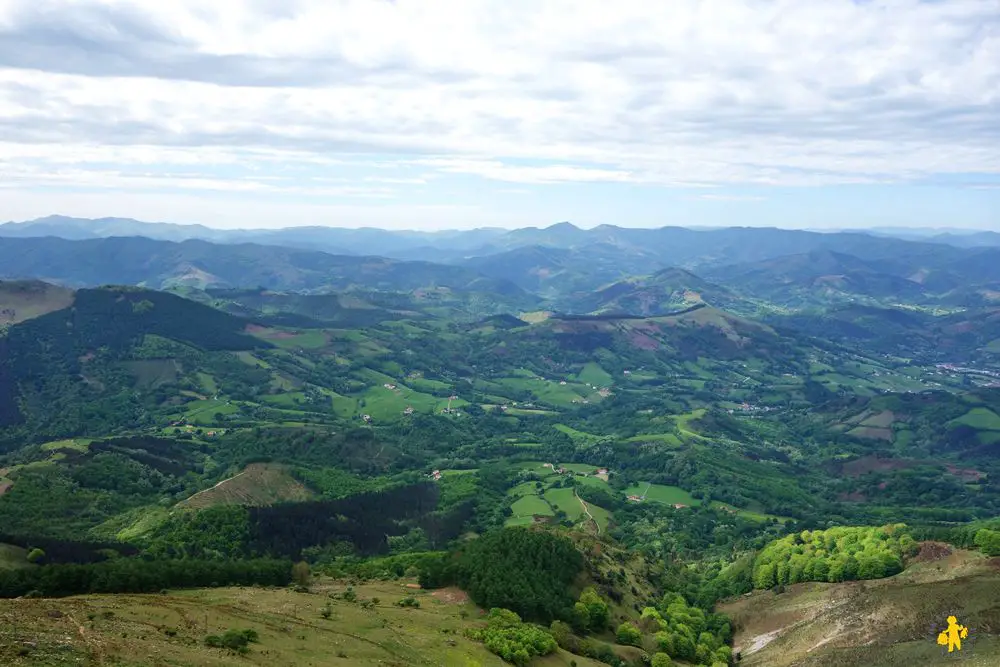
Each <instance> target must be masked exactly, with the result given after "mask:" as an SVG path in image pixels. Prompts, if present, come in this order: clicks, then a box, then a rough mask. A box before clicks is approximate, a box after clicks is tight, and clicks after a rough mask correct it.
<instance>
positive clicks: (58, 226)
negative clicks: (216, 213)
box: [0, 215, 227, 241]
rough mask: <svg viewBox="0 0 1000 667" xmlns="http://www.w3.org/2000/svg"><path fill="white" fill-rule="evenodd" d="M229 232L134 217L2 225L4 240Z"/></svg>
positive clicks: (169, 237) (212, 236)
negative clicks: (5, 238)
mask: <svg viewBox="0 0 1000 667" xmlns="http://www.w3.org/2000/svg"><path fill="white" fill-rule="evenodd" d="M226 235H227V232H226V231H224V230H219V229H212V228H211V227H205V226H203V225H178V224H173V223H169V222H142V221H140V220H133V219H131V218H97V219H90V218H72V217H68V216H65V215H49V216H46V217H44V218H37V219H35V220H26V221H24V222H7V223H3V224H0V237H18V238H26V237H39V236H56V237H59V238H63V239H71V240H80V239H97V238H105V237H109V236H144V237H147V238H151V239H160V240H164V241H184V240H186V239H205V240H222V239H224V238H225V237H226Z"/></svg>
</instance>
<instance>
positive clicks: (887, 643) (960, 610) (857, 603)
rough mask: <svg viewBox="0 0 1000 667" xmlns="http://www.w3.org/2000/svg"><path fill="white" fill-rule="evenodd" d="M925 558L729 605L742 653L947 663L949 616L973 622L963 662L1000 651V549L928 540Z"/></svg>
mask: <svg viewBox="0 0 1000 667" xmlns="http://www.w3.org/2000/svg"><path fill="white" fill-rule="evenodd" d="M917 560H918V561H920V562H917V563H915V564H913V565H911V566H910V567H908V568H907V569H906V570H905V571H903V572H902V573H900V574H898V575H896V576H894V577H889V578H887V579H878V580H872V581H864V582H860V581H857V582H847V583H840V584H819V583H809V584H796V585H794V586H790V587H788V588H787V589H786V591H785V592H784V593H780V594H778V593H774V592H771V591H765V592H757V593H754V594H752V595H750V596H748V597H744V598H740V599H738V600H736V601H733V602H729V603H727V604H723V605H721V606H720V610H721V611H722V612H723V613H726V614H728V615H729V616H730V617H731V618H732V620H733V626H734V629H735V635H734V649H733V650H734V655H735V654H736V653H737V652H738V653H740V654H741V656H742V661H741V662H740V664H741V665H746V666H747V667H755V666H761V667H763V666H765V665H766V666H767V667H785V666H791V665H797V666H801V667H834V666H837V667H851V666H857V667H867V666H868V665H881V666H884V667H892V666H894V665H898V666H900V667H903V666H908V665H945V664H951V663H952V662H954V660H955V659H956V657H955V656H953V655H952V656H950V655H948V654H947V652H943V651H942V648H941V647H940V646H938V645H937V642H936V639H937V635H938V632H939V631H940V630H941V629H943V628H942V625H943V624H945V621H946V619H947V617H948V616H949V615H951V614H955V615H957V616H958V617H959V618H958V620H959V622H960V623H962V624H963V625H966V626H968V627H969V628H970V636H969V637H968V639H967V640H963V642H962V644H963V650H962V654H961V658H962V661H961V662H962V664H964V665H982V666H984V667H985V666H987V665H995V664H996V658H997V655H1000V639H998V638H997V636H996V635H997V632H998V630H1000V565H998V563H997V561H996V559H988V558H987V557H985V556H983V555H981V554H978V553H971V552H967V551H961V550H956V551H952V549H951V548H950V547H948V546H946V545H943V544H938V543H929V542H928V543H924V544H923V547H922V551H921V555H920V556H918V557H917Z"/></svg>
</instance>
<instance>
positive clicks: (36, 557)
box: [28, 547, 45, 563]
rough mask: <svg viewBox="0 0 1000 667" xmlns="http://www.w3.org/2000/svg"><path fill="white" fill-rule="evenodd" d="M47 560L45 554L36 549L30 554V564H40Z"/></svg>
mask: <svg viewBox="0 0 1000 667" xmlns="http://www.w3.org/2000/svg"><path fill="white" fill-rule="evenodd" d="M44 559H45V552H44V551H42V550H41V549H39V548H38V547H35V548H34V549H32V550H31V551H29V552H28V562H29V563H40V562H42V561H43V560H44Z"/></svg>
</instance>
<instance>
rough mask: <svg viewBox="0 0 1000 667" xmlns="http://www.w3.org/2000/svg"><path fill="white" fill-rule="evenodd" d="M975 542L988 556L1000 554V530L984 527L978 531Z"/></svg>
mask: <svg viewBox="0 0 1000 667" xmlns="http://www.w3.org/2000/svg"><path fill="white" fill-rule="evenodd" d="M975 544H976V546H977V547H979V549H980V550H981V551H982V552H983V553H984V554H986V555H987V556H1000V530H989V529H988V528H983V529H981V530H979V531H977V532H976V537H975Z"/></svg>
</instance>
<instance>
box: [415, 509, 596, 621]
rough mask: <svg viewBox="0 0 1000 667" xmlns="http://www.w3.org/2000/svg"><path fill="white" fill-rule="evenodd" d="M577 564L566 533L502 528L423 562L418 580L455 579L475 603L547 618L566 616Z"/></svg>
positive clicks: (435, 584) (580, 562)
mask: <svg viewBox="0 0 1000 667" xmlns="http://www.w3.org/2000/svg"><path fill="white" fill-rule="evenodd" d="M582 567H583V556H582V555H581V554H580V552H579V551H578V550H577V549H576V547H575V546H574V545H573V543H572V542H571V541H570V540H569V539H567V538H566V537H563V536H561V535H557V534H554V533H552V532H549V531H545V530H534V529H530V528H504V529H501V530H495V531H493V532H490V533H487V534H486V535H483V536H482V537H480V538H478V539H476V540H472V541H471V542H468V543H465V544H463V545H462V546H461V547H460V548H459V550H458V551H457V552H455V553H454V554H452V555H451V556H449V557H448V558H446V559H441V560H434V561H431V562H428V563H425V564H424V569H423V571H422V572H421V575H420V581H421V583H422V584H424V585H426V586H428V587H439V586H445V585H448V584H452V583H455V584H457V585H459V586H460V587H461V588H462V590H464V591H466V592H467V593H468V594H469V597H471V598H472V600H473V601H474V602H475V603H476V604H478V605H479V606H481V607H487V608H492V607H500V608H503V609H510V610H512V611H514V612H515V613H517V614H519V615H520V616H521V617H523V618H527V619H531V620H537V621H543V622H549V621H551V620H552V619H554V618H569V617H570V615H571V610H572V607H573V604H574V600H573V598H572V596H571V593H570V590H571V588H572V585H573V581H574V580H575V579H576V576H577V574H579V572H580V570H581V569H582Z"/></svg>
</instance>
